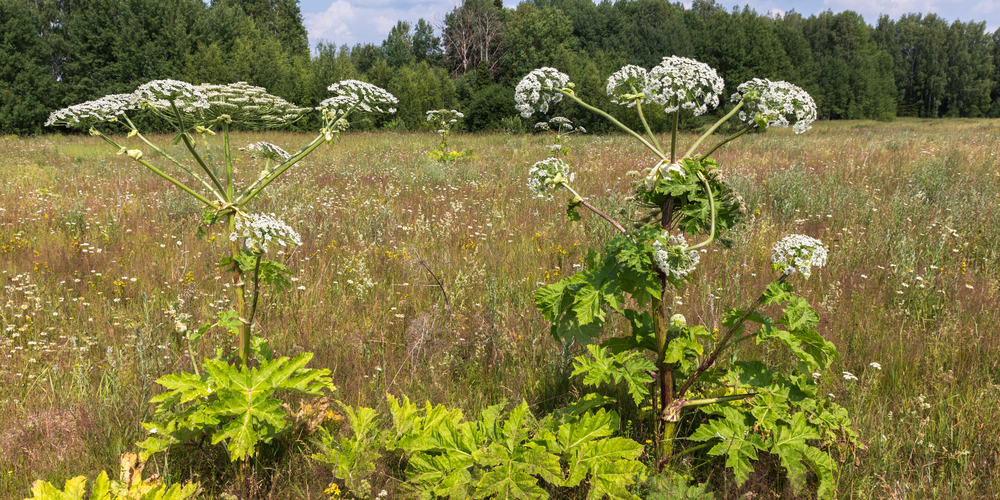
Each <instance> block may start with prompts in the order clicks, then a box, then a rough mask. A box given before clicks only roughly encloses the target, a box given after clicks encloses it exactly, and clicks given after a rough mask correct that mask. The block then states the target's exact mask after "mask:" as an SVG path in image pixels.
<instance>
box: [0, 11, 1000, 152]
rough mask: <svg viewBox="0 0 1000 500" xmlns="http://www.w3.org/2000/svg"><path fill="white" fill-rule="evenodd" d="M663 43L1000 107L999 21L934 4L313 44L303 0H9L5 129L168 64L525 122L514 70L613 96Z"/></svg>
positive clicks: (883, 101) (936, 103)
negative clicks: (342, 83) (376, 89)
mask: <svg viewBox="0 0 1000 500" xmlns="http://www.w3.org/2000/svg"><path fill="white" fill-rule="evenodd" d="M666 55H678V56H684V57H690V58H694V59H697V60H699V61H702V62H705V63H707V64H709V65H711V66H712V67H714V68H716V69H717V70H718V71H719V73H720V75H721V76H722V77H723V78H724V79H725V80H726V82H727V89H726V95H729V94H731V93H732V92H734V91H735V87H736V86H737V85H739V84H740V83H742V82H744V81H746V80H748V79H751V78H755V77H759V78H769V79H772V80H786V81H789V82H791V83H794V84H796V85H799V86H800V87H802V88H804V89H806V90H807V91H809V93H810V94H811V95H812V96H813V97H814V98H815V100H816V103H817V106H818V111H819V117H820V118H821V119H879V120H888V119H892V118H894V117H896V116H915V117H928V118H936V117H1000V88H998V85H997V81H998V78H1000V30H997V31H995V32H993V33H988V32H986V25H985V23H984V22H974V21H968V22H962V21H953V22H950V23H949V22H948V21H946V20H945V19H943V18H941V17H939V16H937V15H935V14H926V15H925V14H907V15H904V16H902V17H900V18H899V19H895V20H894V19H891V18H889V17H888V16H882V17H880V18H879V19H878V20H877V22H876V23H875V24H874V25H871V24H868V23H867V22H865V20H864V19H863V18H862V17H861V16H860V15H859V14H857V13H855V12H852V11H844V12H840V13H836V14H835V13H833V12H831V11H826V12H823V13H820V14H817V15H812V16H809V17H805V16H802V15H801V14H798V13H795V12H794V11H793V12H789V13H787V14H785V15H782V16H774V17H772V16H766V15H761V14H759V13H757V12H756V11H754V10H751V9H749V8H744V9H736V8H734V9H727V8H725V7H723V6H722V5H720V4H719V3H717V2H715V0H695V1H694V2H693V3H692V4H691V6H690V7H689V8H685V7H684V5H683V4H681V3H671V2H669V1H667V0H618V1H615V2H610V1H608V0H605V1H602V2H601V3H594V2H593V1H592V0H527V1H524V2H522V3H520V4H519V5H517V6H516V7H514V8H506V7H505V6H504V5H503V3H502V0H464V1H463V3H462V4H461V5H460V6H457V7H455V8H454V9H453V10H452V11H451V12H449V13H447V14H446V15H445V16H444V19H443V22H442V23H441V25H440V26H434V25H432V24H431V23H429V22H427V21H425V20H423V19H420V20H419V21H417V22H416V23H409V22H407V21H399V22H398V23H397V24H396V26H395V27H393V28H392V30H391V31H390V33H389V34H388V36H387V37H386V38H385V40H384V41H382V43H380V44H356V45H354V46H353V47H351V46H347V45H341V46H337V45H336V44H335V43H333V42H325V43H320V44H318V46H317V47H316V48H315V50H313V51H310V48H309V44H308V38H307V33H306V30H305V28H304V26H303V24H302V15H301V12H300V10H299V6H298V1H297V0H211V2H210V3H208V4H206V3H205V2H204V1H202V0H0V132H3V133H17V134H30V133H38V132H41V131H42V124H43V123H44V121H45V119H46V117H47V116H48V114H49V113H50V112H51V111H52V110H55V109H59V108H62V107H65V106H68V105H71V104H76V103H80V102H83V101H86V100H90V99H95V98H97V97H100V96H103V95H106V94H110V93H122V92H130V91H132V90H133V89H135V88H136V87H137V86H138V85H140V84H142V83H145V82H147V81H150V80H155V79H164V78H171V79H176V80H185V81H189V82H191V83H195V84H198V83H229V82H235V81H246V82H248V83H251V84H253V85H258V86H262V87H265V88H267V89H268V90H269V91H270V92H272V93H274V94H277V95H279V96H281V97H284V98H286V99H288V100H290V101H292V102H295V103H298V104H301V105H305V106H310V105H315V104H317V103H318V102H319V101H321V100H323V99H325V98H326V97H327V91H326V87H327V86H328V85H329V84H330V83H333V82H336V81H339V80H343V79H348V78H354V79H361V80H365V81H368V82H371V83H374V84H376V85H379V86H381V87H383V88H386V89H387V90H389V91H390V92H392V93H393V94H395V95H396V96H397V97H399V99H400V104H399V111H398V113H397V114H396V115H395V116H393V117H390V118H383V119H380V120H381V121H379V120H376V119H374V118H364V117H362V119H361V120H360V121H359V122H358V123H356V124H355V126H358V127H389V128H398V129H410V130H416V129H420V128H421V127H422V126H423V124H424V122H425V120H424V117H425V114H424V113H425V111H427V110H429V109H439V108H456V109H460V110H462V111H463V112H464V113H465V114H466V117H467V118H466V123H465V126H466V128H467V129H468V130H491V129H500V128H506V129H515V130H523V129H526V128H531V127H532V126H533V123H526V122H525V121H522V120H521V119H520V118H519V117H518V116H517V113H516V111H515V110H514V105H513V94H514V86H515V85H516V84H517V82H518V81H519V80H520V78H521V77H522V76H523V75H524V74H526V73H527V72H529V71H531V70H532V69H534V68H537V67H541V66H553V67H556V68H559V69H560V70H562V71H563V72H565V73H568V74H569V75H570V76H571V77H572V79H573V81H574V82H575V83H576V85H577V87H576V90H577V92H578V93H580V94H581V95H582V96H583V97H584V98H585V99H586V100H587V101H588V102H592V103H595V104H599V105H603V104H608V102H607V97H606V96H605V94H604V84H605V80H606V79H607V77H608V76H609V75H610V74H611V73H613V72H614V71H617V70H618V69H619V68H621V67H622V66H623V65H625V64H636V65H640V66H643V67H646V68H647V69H649V68H652V67H653V66H655V65H657V64H658V63H659V62H660V60H661V58H662V57H663V56H666ZM561 106H562V108H558V109H557V110H556V111H557V112H558V113H559V114H561V115H563V116H566V117H568V118H570V119H573V120H574V121H576V122H577V123H578V124H580V125H584V126H586V127H588V128H590V129H594V130H602V129H603V127H605V125H604V124H603V123H602V122H599V121H594V120H593V118H592V117H591V116H589V115H588V114H587V113H584V112H582V110H577V109H574V108H573V107H572V106H571V105H568V104H562V105H561ZM650 114H651V116H649V117H647V118H649V119H650V121H651V122H652V126H653V127H654V128H656V129H663V128H665V127H666V124H667V122H668V119H667V117H666V116H665V115H664V114H663V113H662V112H655V111H654V112H652V113H650ZM628 116H629V115H627V114H625V113H622V115H621V118H622V119H625V120H627V119H629V118H628ZM140 118H141V117H140ZM707 119H711V117H709V118H707ZM630 125H638V124H630ZM688 125H689V126H694V125H697V123H696V122H695V123H689V124H688ZM298 126H300V127H310V126H311V124H309V123H300V124H298Z"/></svg>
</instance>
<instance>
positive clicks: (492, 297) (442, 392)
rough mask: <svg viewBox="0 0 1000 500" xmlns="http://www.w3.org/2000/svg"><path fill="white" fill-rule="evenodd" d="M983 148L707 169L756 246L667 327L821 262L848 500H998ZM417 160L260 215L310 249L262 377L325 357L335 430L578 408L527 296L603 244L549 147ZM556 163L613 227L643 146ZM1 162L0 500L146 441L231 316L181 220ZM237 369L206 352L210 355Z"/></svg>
mask: <svg viewBox="0 0 1000 500" xmlns="http://www.w3.org/2000/svg"><path fill="white" fill-rule="evenodd" d="M998 132H1000V123H998V122H996V121H971V120H970V121H965V120H948V121H918V120H904V121H899V122H896V123H891V124H885V123H875V122H836V123H818V124H816V125H814V129H813V130H812V131H810V132H809V133H808V134H805V135H801V136H794V135H793V134H791V132H790V131H787V132H786V131H770V132H768V133H766V134H759V135H755V136H752V137H750V138H748V139H747V140H745V141H742V142H741V143H739V144H738V145H737V146H735V147H733V148H730V149H724V150H722V151H721V152H719V153H717V155H716V156H717V158H718V159H719V161H720V163H721V164H722V165H723V167H724V168H725V170H726V177H727V178H728V180H729V181H730V182H732V183H733V184H734V185H736V186H737V187H738V189H739V191H740V192H741V193H742V194H743V196H744V199H745V201H746V205H747V209H748V222H747V224H746V225H745V226H744V227H742V228H741V229H740V231H739V232H738V233H737V234H736V236H735V238H734V248H733V249H732V250H721V249H720V250H718V251H715V250H712V251H710V252H709V253H708V254H706V255H704V256H703V258H702V259H703V260H702V262H703V266H702V269H704V270H711V271H710V272H709V271H703V272H702V273H703V274H702V275H700V276H698V277H697V278H696V280H697V282H698V283H699V284H700V286H698V287H690V288H689V289H688V290H690V291H688V292H687V293H686V295H685V296H683V297H675V298H674V307H675V308H676V309H677V310H678V311H683V312H685V314H686V315H687V316H688V318H697V320H698V321H700V322H704V323H708V324H716V323H717V322H718V321H719V318H720V317H721V312H722V311H724V310H726V309H728V308H731V307H739V306H741V305H743V304H744V303H745V302H746V299H747V297H749V296H750V295H752V294H755V293H758V292H759V290H760V289H761V287H762V286H764V285H765V284H766V283H768V282H769V278H768V277H767V276H766V275H767V273H769V268H768V266H769V263H770V261H769V253H768V249H769V248H770V247H771V245H772V244H773V242H775V241H776V240H778V239H779V238H780V237H782V236H784V235H785V234H787V233H790V232H800V233H805V234H808V235H811V236H814V237H818V238H820V239H822V240H823V241H824V242H825V243H826V244H827V245H828V246H829V247H830V265H829V267H827V268H824V269H823V270H822V271H820V272H819V273H817V274H816V275H815V276H814V278H813V279H811V280H809V281H807V282H803V283H802V284H801V286H800V288H801V291H802V293H803V294H804V295H805V296H806V297H807V298H808V299H809V300H810V302H811V303H813V304H814V305H816V306H817V309H818V311H819V312H820V313H821V316H822V323H821V325H820V328H821V333H823V334H824V335H825V336H827V338H829V339H831V340H833V341H834V342H835V343H836V344H837V346H838V348H839V349H840V353H841V356H842V358H841V361H840V362H839V363H838V364H836V365H835V367H834V370H836V371H831V372H829V373H824V374H822V377H821V380H822V381H823V384H824V387H825V388H826V389H827V390H828V391H829V392H830V393H832V394H834V395H835V397H836V399H837V400H839V401H840V402H841V404H843V405H844V406H845V407H847V408H848V410H849V411H850V413H851V415H852V417H853V418H854V421H855V427H856V429H857V430H858V432H859V433H860V435H861V437H862V439H863V440H864V441H865V442H866V443H867V448H866V449H853V450H846V449H845V450H841V453H840V456H841V458H842V460H843V462H842V463H841V464H840V471H841V475H840V478H839V482H838V495H839V496H841V497H843V498H984V497H994V496H996V495H997V488H998V485H1000V483H998V477H997V475H998V473H997V472H996V470H997V465H998V459H1000V457H998V453H1000V426H997V425H996V422H997V421H1000V381H998V378H1000V365H998V362H997V361H996V360H997V359H1000V356H998V354H1000V338H998V337H1000V334H998V330H997V327H996V325H997V322H998V315H1000V307H998V293H1000V264H998V253H1000V214H998V210H997V208H996V207H997V206H1000V168H998V166H1000V165H998V162H997V157H998V155H1000V144H998V142H997V141H996V137H997V134H998ZM158 139H159V140H158V142H159V143H169V141H170V138H169V137H162V138H158ZM687 139H689V140H690V138H687ZM251 140H254V141H256V140H267V141H269V142H273V143H275V144H277V145H279V146H281V147H283V148H285V149H286V150H289V151H291V150H294V149H297V147H296V146H297V145H298V144H301V143H302V142H303V141H304V138H303V136H300V135H297V134H293V133H282V132H271V133H266V134H264V136H263V137H261V136H260V135H259V134H255V135H253V136H250V135H246V136H239V135H237V139H236V141H235V143H236V144H240V143H242V142H250V141H251ZM435 141H436V139H435V137H434V136H432V135H430V134H401V133H395V132H382V133H349V134H347V135H345V136H344V139H343V140H342V141H341V143H340V144H338V145H336V146H335V147H333V148H323V149H321V150H318V151H317V152H316V153H314V154H313V155H311V156H310V157H308V158H307V160H305V161H304V162H303V163H302V164H300V165H299V166H297V167H296V168H295V169H293V170H292V171H291V172H290V175H289V176H287V177H285V178H283V179H282V180H281V181H279V183H278V184H280V185H278V186H276V187H275V188H274V189H272V190H270V191H269V192H268V197H265V198H262V199H260V200H258V201H256V202H255V206H254V207H252V208H251V209H252V210H253V211H260V212H275V213H277V215H279V216H280V217H281V218H283V219H284V220H285V221H286V222H288V223H289V224H290V225H292V226H293V227H295V228H296V229H297V230H299V231H300V232H301V234H302V237H303V242H304V244H303V245H302V246H301V247H299V248H297V249H296V250H294V251H292V252H289V253H285V254H282V255H281V257H282V259H283V260H284V261H285V262H286V264H287V265H288V266H289V267H290V268H291V269H293V270H295V272H296V273H297V275H296V281H295V287H296V288H295V289H294V290H292V291H290V292H286V293H283V294H280V295H278V294H274V293H272V291H271V290H267V289H265V290H264V293H263V294H262V305H261V306H260V307H259V310H258V315H259V318H260V328H261V330H262V331H263V332H266V335H267V337H268V338H270V339H272V343H273V345H274V348H275V350H276V351H277V353H278V354H282V355H291V354H295V353H299V352H303V351H312V352H315V353H316V357H315V358H314V361H313V363H312V365H311V366H316V367H328V368H330V369H331V370H332V371H333V376H334V380H335V382H336V383H337V385H338V388H339V389H338V394H337V397H338V398H339V399H341V400H343V401H344V402H346V403H349V404H365V405H369V406H373V405H375V406H377V405H379V404H380V403H381V402H382V401H383V399H384V394H385V393H386V392H390V393H394V394H407V395H409V396H410V398H411V399H416V400H424V399H426V400H430V401H432V402H434V403H443V404H447V405H449V406H458V407H461V408H464V409H466V410H468V411H470V412H476V411H477V410H478V409H480V408H482V407H484V406H485V405H488V404H495V403H497V402H499V401H504V400H507V401H517V400H520V399H527V400H528V402H529V403H531V404H533V405H535V406H536V407H538V408H541V409H544V408H552V407H554V406H556V405H558V404H559V403H560V402H561V399H562V398H564V397H565V394H566V392H567V391H569V392H572V391H575V390H577V388H576V387H575V385H574V384H573V381H571V380H566V379H565V378H564V377H565V370H563V368H564V366H563V364H564V363H565V356H566V354H567V353H564V352H562V349H561V348H560V347H559V346H558V345H557V344H556V343H555V342H553V341H552V339H551V338H550V337H549V336H548V332H547V325H546V324H545V322H544V321H543V320H542V319H541V318H540V316H539V315H538V314H536V312H535V311H534V306H533V300H532V294H533V292H534V290H535V289H536V288H537V287H538V286H539V284H540V283H546V282H551V281H553V280H555V279H557V278H558V277H560V276H562V275H563V274H565V273H567V272H571V271H572V269H573V268H574V266H578V265H580V264H581V262H582V257H583V250H582V249H583V248H586V247H587V246H589V245H590V244H592V243H594V242H596V241H597V240H600V239H602V238H606V237H608V236H609V235H610V234H611V233H610V231H609V228H607V227H606V225H605V224H603V223H602V222H601V221H599V220H597V219H595V218H592V217H588V216H586V215H585V216H584V220H583V221H582V222H580V223H575V224H574V223H569V222H567V221H566V220H565V217H563V216H562V215H561V210H559V209H558V207H555V206H553V205H552V203H549V202H545V201H544V200H537V199H532V198H530V197H529V193H528V191H527V188H526V187H525V175H526V172H527V168H528V166H529V165H530V164H531V163H533V162H534V161H537V160H539V159H542V158H544V157H545V156H547V153H546V150H545V149H544V148H543V144H544V143H545V141H546V138H545V137H542V136H512V135H476V136H469V135H455V136H453V138H452V143H453V145H454V146H455V147H456V148H460V149H475V151H476V156H475V157H474V158H473V159H470V160H465V161H460V162H450V163H438V162H433V161H430V160H428V159H427V158H426V154H425V152H426V151H428V150H430V149H433V147H434V145H435V144H436V142H435ZM571 146H572V151H571V157H570V161H571V162H572V163H573V164H574V171H576V172H577V184H579V185H580V192H581V193H583V194H584V195H585V196H588V197H589V198H590V199H591V201H592V202H594V203H595V204H596V205H598V206H600V207H604V208H608V209H609V210H611V211H613V212H615V213H625V214H628V213H630V205H629V201H628V195H629V193H628V192H626V191H625V188H623V187H622V186H624V185H625V183H624V182H621V180H623V179H626V178H627V176H628V175H629V172H630V171H639V170H642V169H643V168H646V169H648V167H649V165H643V164H635V163H633V161H632V159H633V158H635V157H638V156H637V155H635V153H636V151H635V150H634V149H633V146H632V145H631V144H630V143H629V142H628V141H623V140H620V139H619V138H616V137H608V136H580V137H575V138H574V139H573V140H572V141H571ZM168 152H170V153H171V154H174V152H172V151H168ZM177 156H181V152H180V151H178V152H177ZM0 158H2V160H0V199H2V203H0V275H2V286H3V297H2V298H0V299H2V302H3V307H2V308H0V497H2V498H22V497H25V496H27V487H28V485H29V484H30V483H31V481H32V480H34V479H39V478H41V479H46V480H49V481H61V480H64V479H66V478H67V477H71V476H73V475H77V474H81V473H90V474H91V475H93V474H94V473H96V472H97V471H99V470H101V469H108V470H115V469H116V468H117V461H118V456H119V455H120V453H121V452H123V451H127V450H131V449H133V443H134V442H135V441H137V440H140V439H141V438H142V436H141V434H142V428H141V427H140V426H139V425H138V424H139V422H140V421H143V419H148V418H149V415H148V413H149V411H150V407H149V406H148V405H147V404H146V401H147V400H148V399H149V397H151V396H152V395H153V394H155V393H156V391H157V387H158V386H157V385H156V384H155V383H154V382H153V381H154V380H155V379H156V378H157V377H159V376H161V375H164V374H166V373H170V372H174V371H177V370H180V369H190V366H188V365H189V363H190V360H189V359H188V358H187V357H186V356H183V355H182V354H183V352H184V351H183V348H184V346H182V345H181V344H180V342H179V338H178V336H177V335H176V334H175V333H174V332H173V321H172V319H171V316H170V314H169V312H168V309H169V308H171V307H173V308H174V309H175V310H176V311H178V312H185V313H188V314H191V315H192V316H193V317H194V318H195V322H200V321H208V320H209V318H211V317H212V316H213V315H214V314H215V313H216V312H217V311H219V310H223V309H226V308H227V307H228V298H227V297H228V296H229V294H228V293H227V290H226V289H225V288H224V283H225V282H226V281H227V280H226V279H224V278H221V276H222V272H221V270H220V269H217V268H216V267H215V266H213V265H207V264H206V262H210V259H208V258H206V257H211V258H214V259H217V258H219V257H221V256H222V255H223V254H224V253H225V247H226V244H227V243H228V238H227V236H226V235H224V234H221V233H218V232H216V233H214V234H211V233H210V234H209V236H207V237H206V238H204V239H199V238H197V237H196V235H195V230H196V226H197V225H198V222H199V220H200V218H201V211H200V208H199V207H198V206H197V205H195V204H194V203H192V202H190V201H189V200H188V199H187V198H186V197H183V196H181V195H180V194H179V193H178V192H177V191H175V190H174V188H172V187H171V186H169V185H168V184H167V183H165V182H163V181H161V180H159V179H158V178H156V177H154V176H152V175H149V174H148V173H147V172H145V171H143V170H142V169H141V167H139V166H136V165H135V164H133V163H131V162H130V161H129V159H128V158H127V157H122V156H115V155H114V154H113V152H109V151H108V150H107V147H106V146H105V145H103V144H102V143H100V142H99V141H98V140H95V139H94V138H91V137H84V136H68V137H64V136H58V135H57V136H46V137H38V138H14V137H6V138H2V139H0ZM255 161H256V160H252V159H251V158H250V157H249V155H245V156H242V157H240V158H239V163H238V164H237V165H238V170H239V172H238V175H242V176H244V177H247V178H250V177H256V175H257V172H258V171H259V170H260V169H261V168H262V166H261V165H258V164H256V163H255ZM609 187H610V188H609ZM233 347H234V339H233V338H231V337H229V336H227V335H226V334H224V333H220V332H214V333H212V334H210V336H209V337H208V338H206V340H205V341H203V342H202V346H201V352H200V355H202V356H211V355H213V353H214V349H216V348H225V349H227V350H228V349H231V348H233ZM755 349H757V350H758V352H759V355H760V356H762V357H768V356H773V355H772V354H771V353H770V352H769V351H768V350H767V349H766V346H761V347H760V348H755ZM777 361H781V360H777ZM873 362H876V363H879V364H880V366H881V369H880V370H879V369H876V368H874V367H872V366H871V365H870V363H873ZM842 372H849V373H851V374H853V375H856V376H857V378H858V380H856V381H855V380H848V379H846V378H845V377H844V376H843V373H842ZM634 432H635V433H636V435H637V436H638V435H640V434H641V433H642V432H645V431H644V430H642V429H635V430H634ZM160 465H162V464H160ZM287 467H288V469H287V470H283V471H280V476H281V477H282V478H283V479H281V481H283V482H282V483H281V484H283V485H284V486H283V487H282V488H281V489H280V492H278V493H276V495H278V496H279V497H287V498H321V497H322V490H323V487H324V485H325V484H326V483H328V482H329V480H330V474H329V472H328V471H325V470H323V469H322V468H317V467H315V465H312V464H310V463H309V461H308V460H307V459H306V458H305V457H301V459H300V460H297V461H294V463H290V464H288V465H287ZM181 472H183V471H178V472H177V473H181ZM762 474H763V473H762ZM201 479H202V480H203V481H205V480H206V479H210V478H204V477H203V478H201ZM383 482H387V486H390V487H391V486H392V484H391V482H388V479H383ZM722 484H723V486H722V487H720V491H719V492H718V493H719V494H720V496H722V497H726V498H737V497H739V498H743V496H742V495H743V494H744V493H746V492H747V490H750V489H753V490H754V493H755V494H756V495H757V497H756V498H777V497H778V495H779V494H780V492H781V491H783V490H782V488H783V487H782V486H781V485H779V484H775V483H773V482H772V481H770V480H769V479H767V478H766V477H764V476H761V478H756V479H755V480H753V481H751V482H750V483H748V485H746V486H744V487H743V488H735V487H728V486H725V484H726V483H725V481H724V480H723V481H722ZM215 493H217V491H216V492H215ZM781 497H782V498H788V497H789V495H788V494H787V493H786V494H782V495H781Z"/></svg>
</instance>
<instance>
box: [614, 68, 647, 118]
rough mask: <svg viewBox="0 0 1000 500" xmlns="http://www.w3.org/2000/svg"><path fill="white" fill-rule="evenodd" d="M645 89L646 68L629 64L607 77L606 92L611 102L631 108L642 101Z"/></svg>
mask: <svg viewBox="0 0 1000 500" xmlns="http://www.w3.org/2000/svg"><path fill="white" fill-rule="evenodd" d="M647 87H649V72H648V71H646V68H643V67H641V66H636V65H634V64H629V65H627V66H624V67H622V69H620V70H618V71H616V72H615V73H614V74H613V75H611V76H609V77H608V86H607V89H606V92H607V93H608V95H609V96H611V102H613V103H615V104H621V105H623V106H628V107H630V108H631V107H633V106H635V103H636V102H637V101H643V100H644V98H645V97H646V94H645V92H646V89H647Z"/></svg>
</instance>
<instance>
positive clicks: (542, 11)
mask: <svg viewBox="0 0 1000 500" xmlns="http://www.w3.org/2000/svg"><path fill="white" fill-rule="evenodd" d="M503 45H504V46H506V47H509V48H508V49H507V52H506V54H505V56H504V62H503V74H504V75H506V76H507V77H509V78H510V79H511V80H514V81H517V80H520V78H521V77H522V76H524V75H525V74H527V73H528V72H530V71H531V70H533V69H535V68H540V67H543V66H553V65H555V64H556V63H557V61H558V60H559V58H560V56H561V52H563V51H567V50H572V49H573V48H574V47H575V45H576V40H575V39H574V38H573V24H572V22H571V21H570V20H569V17H567V16H566V15H565V14H563V13H562V11H560V10H558V9H556V8H553V7H536V6H535V5H534V4H531V3H522V4H521V5H519V6H518V7H517V10H516V11H515V12H514V15H513V16H512V18H511V20H510V21H509V22H508V23H507V29H506V30H505V31H504V33H503Z"/></svg>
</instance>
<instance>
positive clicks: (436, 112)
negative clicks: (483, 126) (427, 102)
mask: <svg viewBox="0 0 1000 500" xmlns="http://www.w3.org/2000/svg"><path fill="white" fill-rule="evenodd" d="M438 118H440V119H443V120H447V121H448V123H456V122H458V119H459V118H465V115H463V114H462V112H461V111H459V110H457V109H432V110H430V111H428V112H427V121H434V120H435V119H438Z"/></svg>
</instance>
